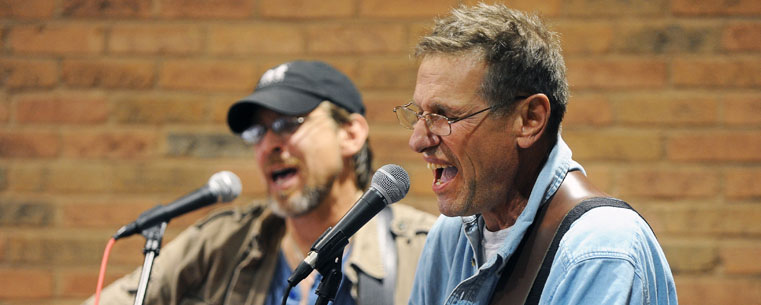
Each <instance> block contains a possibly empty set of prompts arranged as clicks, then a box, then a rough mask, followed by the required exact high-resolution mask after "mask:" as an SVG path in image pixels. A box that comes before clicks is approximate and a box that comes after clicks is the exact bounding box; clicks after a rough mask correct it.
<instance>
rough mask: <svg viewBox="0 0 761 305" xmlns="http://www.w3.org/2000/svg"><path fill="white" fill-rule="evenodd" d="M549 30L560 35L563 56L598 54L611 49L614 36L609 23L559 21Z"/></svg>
mask: <svg viewBox="0 0 761 305" xmlns="http://www.w3.org/2000/svg"><path fill="white" fill-rule="evenodd" d="M551 25H552V26H551V30H553V31H555V32H557V33H559V34H560V37H561V40H560V42H561V44H562V47H563V53H564V54H590V53H591V54H598V53H603V52H607V51H609V50H610V48H611V44H612V42H613V38H614V36H615V33H614V30H613V26H612V24H611V23H610V22H606V21H595V20H583V21H559V22H557V23H553V24H551Z"/></svg>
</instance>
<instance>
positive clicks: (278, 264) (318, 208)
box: [86, 61, 435, 305]
mask: <svg viewBox="0 0 761 305" xmlns="http://www.w3.org/2000/svg"><path fill="white" fill-rule="evenodd" d="M364 112H365V107H364V105H363V103H362V99H361V96H360V94H359V92H358V91H357V89H356V88H355V86H354V85H353V84H352V82H351V81H350V80H349V79H348V78H347V77H346V76H345V75H343V74H342V73H341V72H339V71H337V70H336V69H334V68H333V67H331V66H329V65H327V64H325V63H322V62H316V61H293V62H288V63H284V64H281V65H279V66H277V67H274V68H272V69H270V70H268V71H267V72H266V73H265V74H264V75H263V76H262V77H261V79H260V81H259V83H258V85H257V87H256V89H255V91H254V92H253V93H252V94H251V95H249V96H247V97H245V98H243V99H242V100H240V101H238V102H237V103H235V104H234V105H233V106H232V107H231V108H230V109H229V111H228V124H229V127H230V129H231V130H232V131H233V132H234V133H235V134H237V135H240V136H241V138H242V139H243V140H244V141H245V142H246V143H248V144H250V145H251V146H252V148H253V151H254V155H255V158H256V161H257V163H258V164H259V167H260V169H261V172H262V173H263V174H264V177H263V181H265V182H266V183H267V192H268V195H269V196H268V197H269V198H268V199H267V202H266V204H258V203H255V204H253V205H251V206H250V207H247V208H243V209H231V210H225V211H222V212H218V213H215V214H213V215H211V216H209V217H207V218H206V219H205V220H203V221H200V222H198V223H197V224H195V225H193V226H191V227H190V228H188V229H187V230H185V231H184V232H183V233H182V234H180V235H179V236H178V237H177V238H175V239H174V240H173V241H172V242H171V243H169V244H168V245H166V246H165V247H164V248H163V249H162V251H161V254H160V255H159V256H158V258H157V259H156V263H155V265H154V267H153V272H152V275H151V281H150V284H149V285H148V291H147V296H146V302H145V303H146V304H241V305H259V304H266V305H275V304H281V300H282V299H283V295H284V294H285V292H286V291H287V288H288V283H287V279H288V277H289V276H290V274H291V272H292V270H293V269H294V268H296V266H298V265H299V264H300V263H301V262H302V261H303V260H304V258H305V256H306V255H307V252H308V251H309V249H310V247H311V246H312V244H313V243H314V242H315V241H316V240H317V239H318V237H319V236H320V234H322V233H323V232H325V231H326V229H328V228H329V227H331V226H333V225H335V224H336V222H338V220H339V219H341V217H342V216H343V215H344V214H345V213H346V212H347V211H348V210H349V208H351V207H352V205H353V204H354V203H355V202H356V201H357V200H358V199H359V198H360V196H362V194H363V192H364V190H365V189H367V188H368V186H369V183H370V178H371V177H372V174H373V170H372V168H371V161H372V153H371V151H370V147H369V142H368V124H367V121H366V119H365V117H364V116H363V115H364ZM434 220H435V218H434V217H433V216H431V215H429V214H426V213H423V212H420V211H417V210H414V209H413V208H411V207H408V206H404V205H402V204H393V205H390V206H389V207H387V208H386V209H384V210H383V211H382V212H381V213H380V214H379V215H377V216H376V217H375V218H373V219H371V220H370V222H368V223H367V224H366V225H365V226H363V227H362V228H361V229H360V230H359V231H358V232H357V233H356V234H355V235H354V236H353V238H351V240H350V242H349V244H348V246H346V248H345V251H344V253H343V255H342V259H343V268H342V269H343V270H342V271H343V275H344V277H343V279H342V281H341V284H340V286H339V288H338V292H337V295H336V297H335V302H334V304H402V303H405V302H406V301H407V299H408V297H409V294H410V289H411V286H412V279H413V276H414V275H413V272H414V270H415V266H416V264H417V260H418V257H419V255H420V251H421V250H422V247H423V243H424V241H425V235H426V233H427V231H428V228H429V227H430V226H431V225H432V224H433V221H434ZM389 258H391V259H389ZM139 274H140V270H136V271H135V272H133V273H132V274H130V275H128V276H126V277H124V278H122V279H120V280H118V281H116V282H115V283H113V284H112V285H110V286H109V287H107V288H106V289H104V291H103V294H102V295H101V304H103V305H108V304H132V303H133V300H134V291H135V289H136V287H137V283H138V280H139V278H138V277H139ZM320 279H321V275H320V274H319V273H317V272H316V271H315V272H313V273H312V274H311V275H310V276H308V277H307V278H306V279H305V280H303V281H302V282H301V283H299V285H297V286H296V288H295V289H293V290H291V291H290V293H289V294H288V296H287V300H288V304H314V302H315V299H316V296H315V293H314V292H315V288H316V287H317V286H318V284H319V281H320ZM91 302H92V298H91V299H89V300H88V301H87V302H86V303H91Z"/></svg>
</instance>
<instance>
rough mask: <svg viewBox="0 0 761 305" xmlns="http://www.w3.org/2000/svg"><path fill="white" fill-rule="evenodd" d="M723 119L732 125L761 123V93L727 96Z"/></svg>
mask: <svg viewBox="0 0 761 305" xmlns="http://www.w3.org/2000/svg"><path fill="white" fill-rule="evenodd" d="M723 121H724V122H725V123H727V124H730V125H759V124H761V95H753V96H737V97H727V98H726V99H725V100H724V119H723Z"/></svg>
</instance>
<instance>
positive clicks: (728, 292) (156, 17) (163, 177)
mask: <svg viewBox="0 0 761 305" xmlns="http://www.w3.org/2000/svg"><path fill="white" fill-rule="evenodd" d="M465 2H471V1H465ZM457 3H459V1H455V0H418V1H402V0H322V1H299V0H216V1H210V0H0V304H8V305H15V304H52V305H63V304H78V303H79V302H81V301H82V300H83V299H84V298H85V297H87V296H88V295H90V294H92V293H93V291H94V287H95V281H96V276H97V271H98V266H99V263H100V256H101V254H102V251H103V248H104V246H105V244H106V241H107V239H108V238H109V237H110V235H111V234H113V233H114V232H115V230H116V229H117V228H118V227H119V226H121V225H122V224H125V223H127V222H129V221H131V220H133V219H134V218H135V217H136V216H137V215H138V214H139V213H140V212H141V211H143V210H145V209H148V208H150V207H152V206H154V205H155V204H157V203H167V202H169V201H171V200H173V199H175V198H177V197H179V196H181V195H183V194H184V193H186V192H188V191H190V190H192V189H194V188H196V187H198V186H199V185H201V184H203V183H204V182H205V181H206V180H207V179H208V178H209V176H210V175H211V174H212V173H214V172H216V171H219V170H232V171H234V172H236V173H237V174H238V175H239V176H241V178H242V180H243V185H244V194H243V195H242V196H241V198H240V199H238V200H236V202H235V203H233V204H245V203H246V202H247V201H248V200H250V199H251V198H255V197H258V196H261V195H262V193H263V191H264V189H263V187H262V186H261V185H260V184H261V183H260V180H259V178H258V172H257V168H256V166H255V164H254V161H253V160H252V152H251V151H250V150H249V149H248V148H246V147H245V146H243V145H242V143H241V142H240V141H239V140H238V139H236V138H234V137H233V136H231V135H230V134H229V131H228V130H227V127H226V124H225V123H224V118H225V114H226V110H227V107H228V106H229V105H230V104H231V103H232V102H234V101H235V100H236V99H237V98H240V97H242V96H244V95H246V94H248V93H249V92H250V91H251V89H252V88H253V86H254V84H255V83H256V81H257V79H258V77H259V76H260V75H261V74H262V73H263V72H264V71H265V70H266V69H267V68H269V67H271V66H273V65H275V64H278V63H280V62H283V61H286V60H291V59H297V58H307V59H322V60H325V61H328V62H330V63H332V64H333V65H335V66H337V67H338V68H339V69H340V70H342V71H344V72H345V73H347V74H348V75H349V76H350V77H351V78H352V79H354V80H355V81H356V83H357V84H358V86H359V87H360V89H361V91H362V93H363V95H364V97H365V100H366V103H367V107H368V112H369V114H368V117H369V119H370V122H371V128H372V133H371V143H372V144H374V145H373V147H374V150H375V152H376V154H377V160H376V163H375V165H376V167H377V166H380V165H383V164H386V163H399V164H401V165H403V166H404V167H405V168H407V170H408V171H409V172H410V174H411V176H412V181H413V185H412V190H411V193H410V195H409V196H408V198H409V199H411V200H409V201H411V202H416V203H417V204H418V207H420V208H422V209H425V210H429V211H432V212H435V211H436V208H435V204H434V200H433V199H432V196H431V192H430V179H431V178H430V173H429V172H428V171H427V170H426V169H425V166H424V164H423V163H422V162H420V160H419V157H418V156H416V155H415V154H413V153H411V152H409V151H408V150H407V148H406V142H407V136H408V133H407V132H405V131H404V130H403V129H401V128H400V127H399V126H397V123H396V121H395V118H394V116H393V114H392V113H391V108H392V107H393V106H395V105H399V104H401V103H404V102H405V101H406V100H408V99H409V97H410V95H411V93H412V89H413V85H414V80H415V71H416V64H415V62H414V61H413V60H411V59H410V50H411V47H412V46H413V45H414V43H415V41H416V40H417V37H418V36H419V35H420V33H422V32H424V31H425V30H426V28H427V27H428V26H429V25H430V24H431V19H432V17H433V16H435V15H437V14H441V13H444V12H446V11H448V9H449V8H450V7H452V6H453V5H456V4H457ZM511 5H512V6H514V7H517V8H520V9H524V10H531V11H538V12H541V14H542V15H544V16H545V17H546V19H547V20H548V21H549V22H550V23H551V24H552V25H553V26H554V28H555V29H556V30H557V31H559V32H561V33H562V37H563V45H564V54H565V56H566V60H567V65H568V77H569V80H570V83H571V88H572V94H573V97H572V99H571V101H570V105H569V112H568V115H567V119H566V122H565V125H564V137H565V139H566V140H567V142H568V143H569V144H570V146H571V147H572V148H573V149H574V153H575V157H576V159H577V160H578V161H580V162H582V163H583V164H584V165H585V166H586V168H587V169H588V172H589V175H590V177H591V178H592V180H594V181H595V182H596V183H597V184H598V185H600V186H602V187H603V188H604V189H605V190H607V191H608V192H610V193H612V194H614V195H616V196H619V197H621V198H623V199H625V200H627V201H629V202H631V203H632V205H633V206H634V207H635V208H637V209H638V210H640V211H641V212H642V214H644V215H645V216H646V218H647V219H648V220H649V222H650V224H651V225H652V226H653V228H654V229H655V231H656V233H657V235H658V237H659V239H660V240H661V242H662V244H663V246H664V248H665V251H666V254H667V256H668V257H669V261H670V263H671V266H672V269H673V271H674V274H675V276H676V280H677V288H678V292H679V298H680V302H681V303H682V304H761V263H759V262H758V261H759V260H758V257H759V256H761V243H760V242H759V241H761V18H760V17H761V2H759V1H758V0H734V1H723V0H709V1H701V0H670V1H668V0H645V1H592V0H565V1H562V0H552V1H535V0H516V1H511ZM378 143H383V144H384V145H379V144H378ZM208 211H209V209H205V210H202V211H197V212H194V213H192V214H189V215H187V216H184V217H181V218H179V219H176V220H174V221H172V223H171V224H170V226H169V231H168V233H167V239H170V238H171V237H172V236H175V235H176V234H177V232H178V231H180V230H181V229H182V228H183V227H185V226H187V225H189V224H190V223H192V222H193V221H194V220H196V219H198V218H199V217H201V216H202V215H203V214H204V213H207V212H208ZM142 243H143V241H142V239H141V238H139V237H133V238H130V239H124V240H121V241H119V242H118V243H117V245H116V247H115V249H114V251H113V253H112V257H111V261H110V263H109V276H108V279H109V280H113V279H114V278H116V277H118V276H119V275H121V274H123V273H124V272H127V271H128V270H132V269H133V268H135V267H137V266H138V265H140V263H141V262H142V260H143V256H142V253H141V251H142Z"/></svg>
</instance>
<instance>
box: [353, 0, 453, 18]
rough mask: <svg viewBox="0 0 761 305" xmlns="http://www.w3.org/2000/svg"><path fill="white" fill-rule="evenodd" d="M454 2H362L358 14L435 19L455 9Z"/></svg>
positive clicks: (392, 0) (398, 0) (376, 0)
mask: <svg viewBox="0 0 761 305" xmlns="http://www.w3.org/2000/svg"><path fill="white" fill-rule="evenodd" d="M457 4H458V1H456V0H443V1H442V0H419V1H405V0H363V1H360V6H359V14H360V16H367V17H392V18H408V17H435V16H439V15H444V14H447V13H449V11H450V10H451V8H453V7H456V6H457Z"/></svg>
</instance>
